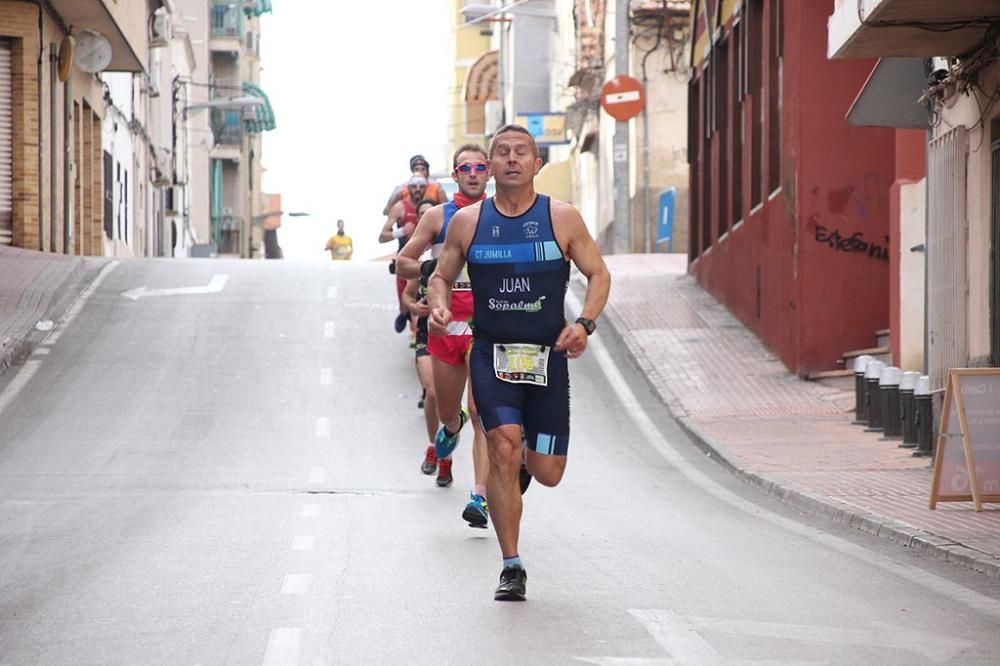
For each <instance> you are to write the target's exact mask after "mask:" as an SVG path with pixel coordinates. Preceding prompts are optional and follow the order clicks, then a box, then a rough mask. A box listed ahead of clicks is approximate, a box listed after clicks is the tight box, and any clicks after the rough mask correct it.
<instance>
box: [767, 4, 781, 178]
mask: <svg viewBox="0 0 1000 666" xmlns="http://www.w3.org/2000/svg"><path fill="white" fill-rule="evenodd" d="M781 10H782V6H781V0H771V2H770V18H769V21H768V33H769V36H770V38H769V39H768V42H769V48H768V53H767V56H768V59H767V63H768V64H767V67H768V72H767V74H768V84H767V103H768V109H767V186H768V188H770V191H771V192H774V191H776V190H778V188H780V187H781V97H782V94H781V93H782V90H781V70H782V67H781V65H782V48H783V47H782V42H783V41H784V35H783V34H782V24H783V23H784V22H783V21H782V20H781V19H782V17H781Z"/></svg>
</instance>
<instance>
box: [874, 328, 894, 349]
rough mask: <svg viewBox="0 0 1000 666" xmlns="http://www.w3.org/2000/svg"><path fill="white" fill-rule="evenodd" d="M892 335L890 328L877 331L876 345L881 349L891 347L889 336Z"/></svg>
mask: <svg viewBox="0 0 1000 666" xmlns="http://www.w3.org/2000/svg"><path fill="white" fill-rule="evenodd" d="M891 333H892V331H890V330H889V329H888V328H883V329H882V330H881V331H875V338H876V339H877V340H878V342H877V343H876V344H877V346H879V347H888V346H889V339H890V338H889V336H890V334H891Z"/></svg>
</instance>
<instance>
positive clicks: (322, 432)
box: [316, 416, 330, 437]
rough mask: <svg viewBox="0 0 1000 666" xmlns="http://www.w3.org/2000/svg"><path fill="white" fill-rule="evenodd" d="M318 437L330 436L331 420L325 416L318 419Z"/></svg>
mask: <svg viewBox="0 0 1000 666" xmlns="http://www.w3.org/2000/svg"><path fill="white" fill-rule="evenodd" d="M316 436H317V437H329V436H330V419H328V418H326V417H325V416H321V417H319V418H318V419H316Z"/></svg>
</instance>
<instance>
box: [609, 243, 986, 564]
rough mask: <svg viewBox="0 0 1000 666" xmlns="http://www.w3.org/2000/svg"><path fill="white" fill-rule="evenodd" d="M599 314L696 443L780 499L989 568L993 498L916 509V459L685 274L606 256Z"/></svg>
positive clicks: (650, 261)
mask: <svg viewBox="0 0 1000 666" xmlns="http://www.w3.org/2000/svg"><path fill="white" fill-rule="evenodd" d="M606 260H607V262H608V265H609V267H610V269H611V272H612V276H613V283H612V288H611V299H610V301H609V304H608V309H607V313H606V314H607V322H608V323H609V324H610V325H611V328H612V329H613V330H614V332H615V333H616V334H617V335H618V336H619V337H620V338H621V339H622V341H623V342H624V344H625V345H626V348H627V350H628V353H629V355H630V356H631V357H632V358H633V359H634V361H635V362H636V364H637V365H638V366H639V367H640V369H641V370H642V371H643V372H644V373H645V374H646V376H647V377H648V379H649V381H650V384H651V385H652V387H653V388H654V390H655V391H656V392H657V393H658V395H659V396H660V398H661V399H662V400H663V402H664V403H665V404H666V405H667V406H668V408H669V409H670V410H671V413H672V414H673V415H674V417H675V418H676V419H677V420H678V422H679V423H680V424H681V426H682V427H684V428H685V429H686V430H687V431H688V432H689V434H691V435H692V436H693V437H694V439H695V440H696V441H697V442H698V445H699V446H701V447H702V448H704V449H705V450H706V451H709V452H711V453H712V454H713V457H714V458H715V459H716V460H718V461H719V462H721V463H722V464H724V465H726V466H727V467H729V468H730V469H731V470H732V471H733V472H734V473H735V474H737V476H740V477H741V478H743V479H744V480H746V481H747V482H749V483H751V484H753V485H755V486H757V487H759V488H761V489H762V490H764V491H766V492H768V493H769V494H771V495H775V496H777V497H780V498H782V499H783V500H784V501H787V502H789V503H792V504H795V505H798V506H800V507H802V508H805V509H808V510H810V511H812V512H815V513H819V514H824V515H828V516H830V517H831V518H833V519H834V520H836V521H838V522H842V523H846V524H850V525H853V526H855V527H858V528H860V529H863V530H866V531H869V532H872V533H876V534H879V535H881V536H884V537H888V538H891V539H894V540H896V541H900V542H903V543H906V544H907V545H910V546H913V547H918V548H926V549H929V550H933V551H934V552H935V553H936V554H937V555H939V556H942V557H945V558H947V559H951V560H954V561H957V562H960V563H962V564H963V565H965V566H969V567H972V568H975V569H977V570H979V571H983V572H984V573H988V574H990V575H993V576H1000V506H998V505H995V504H987V505H983V511H982V512H980V513H976V512H975V511H974V510H973V508H972V504H971V503H956V504H947V503H946V504H938V508H937V509H936V510H935V511H931V510H929V509H928V508H927V502H928V495H929V491H930V483H931V468H930V460H929V459H928V458H915V457H913V456H912V454H911V451H910V450H907V449H901V448H899V446H898V442H897V441H885V440H882V439H881V436H880V434H878V433H869V432H865V430H864V428H863V427H861V426H858V425H853V424H852V423H851V419H852V417H853V412H852V411H851V410H852V409H853V406H854V394H853V391H845V390H841V389H837V388H833V387H830V386H825V385H822V384H819V383H816V382H809V381H805V380H802V379H799V378H798V377H796V376H795V375H793V374H792V373H790V372H788V370H787V369H786V368H785V366H784V365H783V364H782V363H781V361H779V360H778V359H777V357H776V356H775V355H774V354H773V353H771V352H770V351H769V350H768V349H767V348H766V347H765V346H764V345H763V343H761V341H760V340H759V339H758V338H757V337H756V336H755V335H754V334H753V333H751V332H750V331H749V329H747V328H746V327H745V326H743V324H741V323H740V322H739V321H738V320H737V319H736V318H735V317H733V316H732V315H731V314H730V313H729V311H728V310H726V308H724V307H723V306H722V305H721V304H719V303H718V302H717V301H716V300H715V299H714V298H713V297H712V296H710V295H709V294H708V293H707V292H706V291H704V290H703V289H701V288H700V287H699V286H698V285H697V283H696V282H695V281H694V279H693V278H691V277H690V276H688V275H687V274H686V258H685V257H684V256H682V255H666V254H659V255H612V256H609V257H606Z"/></svg>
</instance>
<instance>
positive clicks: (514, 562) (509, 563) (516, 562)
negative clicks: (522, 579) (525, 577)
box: [503, 555, 524, 569]
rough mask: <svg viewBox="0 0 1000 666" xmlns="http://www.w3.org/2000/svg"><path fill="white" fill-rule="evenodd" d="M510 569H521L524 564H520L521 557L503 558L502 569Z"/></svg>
mask: <svg viewBox="0 0 1000 666" xmlns="http://www.w3.org/2000/svg"><path fill="white" fill-rule="evenodd" d="M511 567H517V568H518V569H523V568H524V564H523V563H522V562H521V556H520V555H515V556H514V557H505V558H503V568H504V569H509V568H511Z"/></svg>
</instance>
